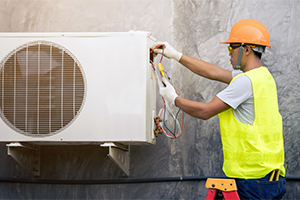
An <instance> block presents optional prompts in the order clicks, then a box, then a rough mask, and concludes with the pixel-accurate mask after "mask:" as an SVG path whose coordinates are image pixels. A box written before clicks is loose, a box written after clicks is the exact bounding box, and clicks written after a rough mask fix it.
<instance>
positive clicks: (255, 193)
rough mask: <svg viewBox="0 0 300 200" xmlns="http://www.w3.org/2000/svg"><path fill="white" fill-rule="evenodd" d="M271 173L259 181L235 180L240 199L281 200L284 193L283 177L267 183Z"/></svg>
mask: <svg viewBox="0 0 300 200" xmlns="http://www.w3.org/2000/svg"><path fill="white" fill-rule="evenodd" d="M270 176H271V173H269V174H268V175H267V176H265V177H263V178H261V179H235V181H236V184H237V188H238V194H239V197H240V199H281V198H282V197H283V195H284V194H285V192H286V188H285V177H282V176H280V177H279V180H278V181H269V178H270Z"/></svg>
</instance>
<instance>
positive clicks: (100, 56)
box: [0, 31, 156, 175]
mask: <svg viewBox="0 0 300 200" xmlns="http://www.w3.org/2000/svg"><path fill="white" fill-rule="evenodd" d="M0 43H1V47H0V61H1V63H0V116H1V120H0V142H5V143H9V144H8V145H7V146H8V154H9V155H12V156H13V157H14V158H15V159H16V160H17V161H18V162H19V163H20V164H21V165H23V166H24V167H25V168H27V169H28V170H29V171H30V172H31V173H33V174H34V175H39V173H40V169H39V156H40V155H39V154H40V153H39V146H40V145H53V144H55V145H56V144H62V145H66V144H101V145H103V146H109V151H110V153H109V155H110V157H111V158H112V159H113V160H114V161H116V162H117V164H118V165H119V166H120V167H121V168H122V169H123V171H124V172H125V173H126V174H129V153H128V146H129V145H137V144H154V143H155V135H154V133H153V130H154V128H155V127H154V126H155V124H154V118H155V115H156V80H155V78H154V77H153V72H152V67H151V64H150V62H149V60H150V53H149V52H150V47H152V46H153V45H154V43H155V39H154V38H152V37H151V34H150V33H148V32H142V31H129V32H117V33H1V34H0Z"/></svg>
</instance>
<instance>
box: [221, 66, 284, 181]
mask: <svg viewBox="0 0 300 200" xmlns="http://www.w3.org/2000/svg"><path fill="white" fill-rule="evenodd" d="M243 75H246V76H248V77H249V78H250V80H251V82H252V89H253V98H254V112H255V119H254V122H253V125H246V124H243V123H241V122H239V121H238V120H237V119H236V118H235V117H234V115H233V112H232V108H230V109H228V110H226V111H224V112H222V113H220V114H219V120H220V131H221V138H222V144H223V155H224V163H223V171H224V173H225V174H226V176H228V177H232V178H244V179H250V178H252V179H255V178H262V177H264V176H266V175H267V174H268V173H269V172H271V171H272V170H274V169H280V170H281V174H280V175H282V176H285V168H284V166H283V165H284V146H283V135H282V117H281V115H280V113H279V110H278V102H277V91H276V84H275V81H274V79H273V77H272V75H271V74H270V72H269V71H268V69H267V68H266V67H260V68H257V69H253V70H251V71H248V72H246V73H243V74H239V75H238V76H236V77H235V78H237V77H239V76H243ZM235 78H234V79H235ZM234 79H233V80H234ZM233 80H232V81H233ZM232 81H231V82H232ZM241 87H243V86H241Z"/></svg>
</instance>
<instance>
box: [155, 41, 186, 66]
mask: <svg viewBox="0 0 300 200" xmlns="http://www.w3.org/2000/svg"><path fill="white" fill-rule="evenodd" d="M159 45H164V52H163V49H162V48H156V47H157V46H159ZM151 49H152V50H153V51H154V53H159V54H162V53H164V56H166V57H167V58H172V59H174V60H177V61H178V62H179V61H180V59H181V57H182V53H180V52H178V51H176V50H175V49H174V48H173V47H172V46H171V45H170V44H169V43H167V42H159V43H156V44H155V45H154V46H153V47H152V48H151Z"/></svg>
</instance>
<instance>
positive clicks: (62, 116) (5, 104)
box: [0, 41, 85, 137]
mask: <svg viewBox="0 0 300 200" xmlns="http://www.w3.org/2000/svg"><path fill="white" fill-rule="evenodd" d="M84 93H85V86H84V77H83V73H82V70H81V66H80V64H79V62H78V61H77V59H76V58H75V57H74V56H73V55H72V54H71V53H70V52H69V51H67V50H66V49H65V48H63V47H62V46H60V45H58V44H55V43H50V42H40V41H39V42H33V43H29V44H26V45H23V46H21V47H19V48H17V49H16V50H14V51H13V52H11V53H10V54H9V55H8V56H7V57H6V58H5V59H3V60H2V62H1V68H0V108H1V117H2V119H3V120H4V121H5V123H6V124H8V125H9V126H10V127H11V128H12V129H14V130H16V131H17V132H19V133H21V134H25V135H30V136H37V137H42V136H49V135H53V134H56V133H58V132H59V131H60V130H62V129H63V128H64V127H66V126H67V125H68V124H70V122H72V121H73V120H74V119H75V117H76V116H77V115H78V113H79V111H80V109H81V107H82V104H83V100H84Z"/></svg>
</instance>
